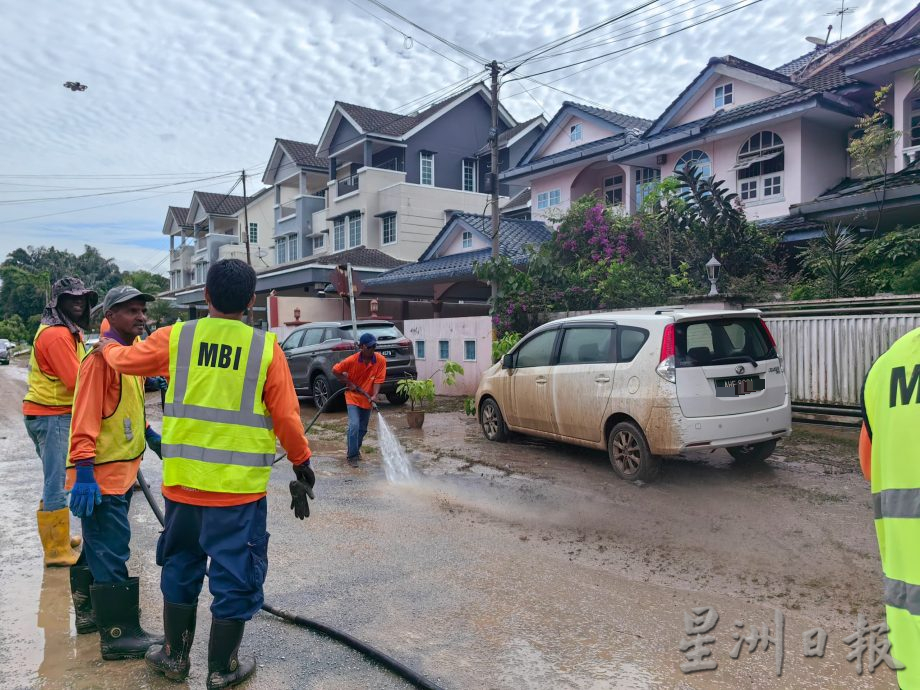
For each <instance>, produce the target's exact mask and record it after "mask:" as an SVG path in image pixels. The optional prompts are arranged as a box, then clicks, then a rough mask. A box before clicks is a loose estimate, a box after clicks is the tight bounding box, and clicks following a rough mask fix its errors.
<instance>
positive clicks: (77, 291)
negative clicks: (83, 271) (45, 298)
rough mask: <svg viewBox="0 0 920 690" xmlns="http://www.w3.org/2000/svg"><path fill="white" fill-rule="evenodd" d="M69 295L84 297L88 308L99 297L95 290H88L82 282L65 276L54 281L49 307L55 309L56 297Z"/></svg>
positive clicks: (93, 304) (94, 303)
mask: <svg viewBox="0 0 920 690" xmlns="http://www.w3.org/2000/svg"><path fill="white" fill-rule="evenodd" d="M62 295H69V296H71V297H83V296H85V297H86V298H87V299H88V300H89V306H90V307H93V306H95V305H96V302H98V301H99V295H98V294H97V293H96V291H95V290H89V289H87V287H86V286H85V285H84V284H83V281H82V280H80V279H79V278H74V277H73V276H66V277H64V278H61V279H60V280H58V281H56V282H55V283H54V285H52V286H51V306H52V307H54V308H57V301H58V297H60V296H62Z"/></svg>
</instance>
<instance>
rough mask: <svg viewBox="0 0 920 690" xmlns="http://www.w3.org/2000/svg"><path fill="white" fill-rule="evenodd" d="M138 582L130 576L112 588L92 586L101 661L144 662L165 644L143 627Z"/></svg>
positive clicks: (109, 586) (161, 639)
mask: <svg viewBox="0 0 920 690" xmlns="http://www.w3.org/2000/svg"><path fill="white" fill-rule="evenodd" d="M138 586H139V583H138V579H137V578H136V577H129V578H128V579H127V580H125V581H124V582H118V583H116V584H113V585H100V584H94V585H93V586H92V587H90V592H91V594H92V600H93V611H95V613H96V625H97V626H98V627H99V641H100V646H101V647H102V658H103V659H105V660H107V661H113V660H116V659H143V658H144V655H145V654H146V653H147V650H148V649H149V648H150V647H151V645H155V644H163V637H162V636H159V637H155V636H153V635H150V634H149V633H147V632H146V631H145V630H144V629H143V628H142V627H141V609H140V606H139V592H138Z"/></svg>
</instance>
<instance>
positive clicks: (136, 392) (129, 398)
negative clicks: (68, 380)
mask: <svg viewBox="0 0 920 690" xmlns="http://www.w3.org/2000/svg"><path fill="white" fill-rule="evenodd" d="M79 390H80V379H79V377H78V378H77V389H76V390H75V391H74V397H75V398H76V395H77V391H79ZM146 428H147V422H146V414H145V411H144V377H143V376H129V375H127V374H122V375H121V382H120V393H119V399H118V405H117V406H116V407H115V410H114V411H113V412H112V414H111V415H109V416H108V417H103V418H102V424H101V425H100V427H99V435H98V436H97V437H96V461H95V464H96V465H104V464H105V463H107V462H121V461H124V460H135V459H137V458H138V457H140V456H141V455H143V453H144V449H145V448H146V447H147V441H146V440H145V437H144V431H145V430H146ZM70 434H71V436H73V425H72V423H71V427H70ZM73 466H74V463H73V462H72V461H71V459H70V454H69V453H68V455H67V467H73Z"/></svg>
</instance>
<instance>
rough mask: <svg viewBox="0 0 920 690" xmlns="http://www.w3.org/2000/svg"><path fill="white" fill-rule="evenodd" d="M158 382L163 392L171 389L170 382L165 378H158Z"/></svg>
mask: <svg viewBox="0 0 920 690" xmlns="http://www.w3.org/2000/svg"><path fill="white" fill-rule="evenodd" d="M156 382H157V386H158V387H159V389H160V390H161V391H165V390H166V389H168V388H169V381H167V380H166V377H165V376H157V378H156Z"/></svg>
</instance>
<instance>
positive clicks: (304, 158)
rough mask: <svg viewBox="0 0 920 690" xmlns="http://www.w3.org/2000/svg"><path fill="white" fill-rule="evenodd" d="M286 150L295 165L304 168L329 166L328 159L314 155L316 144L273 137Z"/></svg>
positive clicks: (326, 167) (325, 167)
mask: <svg viewBox="0 0 920 690" xmlns="http://www.w3.org/2000/svg"><path fill="white" fill-rule="evenodd" d="M275 141H277V142H278V143H279V144H281V146H282V147H283V148H284V150H285V151H287V153H288V155H289V156H290V157H291V158H292V159H293V160H294V163H295V164H296V165H299V166H301V167H305V168H323V169H328V168H329V159H328V158H323V157H322V156H317V155H316V144H306V143H304V142H302V141H294V140H293V139H275Z"/></svg>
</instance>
